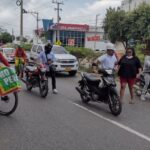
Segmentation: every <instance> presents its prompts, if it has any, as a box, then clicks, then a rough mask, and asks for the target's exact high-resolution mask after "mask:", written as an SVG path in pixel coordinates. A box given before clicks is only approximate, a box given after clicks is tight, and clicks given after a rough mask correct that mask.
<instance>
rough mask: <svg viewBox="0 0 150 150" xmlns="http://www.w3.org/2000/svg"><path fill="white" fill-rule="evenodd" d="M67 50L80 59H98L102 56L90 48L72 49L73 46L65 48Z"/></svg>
mask: <svg viewBox="0 0 150 150" xmlns="http://www.w3.org/2000/svg"><path fill="white" fill-rule="evenodd" d="M65 48H66V50H67V51H68V52H69V53H71V54H72V55H75V56H76V57H77V58H78V59H79V58H81V59H83V58H88V59H90V58H93V59H96V58H97V57H99V56H100V55H101V53H100V52H94V51H93V50H91V49H88V48H83V47H72V46H67V47H65Z"/></svg>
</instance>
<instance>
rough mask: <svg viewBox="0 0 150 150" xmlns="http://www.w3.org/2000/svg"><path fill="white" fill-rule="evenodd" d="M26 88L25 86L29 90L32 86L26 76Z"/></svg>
mask: <svg viewBox="0 0 150 150" xmlns="http://www.w3.org/2000/svg"><path fill="white" fill-rule="evenodd" d="M26 88H27V90H28V91H31V90H32V88H33V86H32V84H30V81H29V78H28V77H26Z"/></svg>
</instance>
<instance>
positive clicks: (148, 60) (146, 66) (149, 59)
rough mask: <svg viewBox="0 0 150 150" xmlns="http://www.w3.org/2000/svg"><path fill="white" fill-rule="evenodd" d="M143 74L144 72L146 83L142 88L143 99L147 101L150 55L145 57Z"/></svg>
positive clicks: (149, 79)
mask: <svg viewBox="0 0 150 150" xmlns="http://www.w3.org/2000/svg"><path fill="white" fill-rule="evenodd" d="M143 74H144V80H145V85H144V88H143V89H142V95H141V100H142V101H145V100H146V98H145V95H146V91H147V89H148V86H149V84H150V56H146V57H145V62H144V68H143Z"/></svg>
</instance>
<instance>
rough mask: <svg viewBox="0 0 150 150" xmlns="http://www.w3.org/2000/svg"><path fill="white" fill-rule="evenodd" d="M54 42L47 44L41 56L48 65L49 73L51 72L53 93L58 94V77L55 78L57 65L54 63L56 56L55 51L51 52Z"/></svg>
mask: <svg viewBox="0 0 150 150" xmlns="http://www.w3.org/2000/svg"><path fill="white" fill-rule="evenodd" d="M52 47H53V46H52V44H50V43H48V44H46V45H45V47H44V48H45V51H44V52H43V51H42V52H41V53H40V54H39V58H40V61H41V63H42V64H45V65H46V66H47V71H48V73H50V76H51V78H52V89H53V93H54V94H57V93H58V91H57V89H56V78H55V66H54V65H53V62H54V61H55V56H54V54H53V52H51V50H52Z"/></svg>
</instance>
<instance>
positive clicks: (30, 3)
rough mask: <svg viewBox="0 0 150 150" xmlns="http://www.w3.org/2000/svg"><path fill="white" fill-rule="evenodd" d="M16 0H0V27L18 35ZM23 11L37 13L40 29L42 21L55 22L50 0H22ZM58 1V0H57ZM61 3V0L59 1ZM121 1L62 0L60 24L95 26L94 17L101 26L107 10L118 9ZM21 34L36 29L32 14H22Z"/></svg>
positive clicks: (53, 6) (27, 33)
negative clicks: (110, 8) (50, 20)
mask: <svg viewBox="0 0 150 150" xmlns="http://www.w3.org/2000/svg"><path fill="white" fill-rule="evenodd" d="M16 1H17V0H0V27H2V28H4V29H7V31H8V32H10V33H11V32H12V30H13V32H14V34H15V35H19V33H20V8H19V7H18V6H17V5H16ZM23 1H24V9H25V10H27V11H37V12H39V19H41V20H40V21H39V27H40V28H42V19H52V18H53V19H54V22H57V13H56V11H55V10H54V8H56V4H54V3H52V0H23ZM58 1H60V0H58ZM61 1H62V0H61ZM120 5H121V0H63V5H60V7H61V8H62V11H60V17H61V21H60V22H61V23H73V24H88V25H93V26H94V25H95V22H96V15H97V14H99V17H98V25H101V24H102V21H103V19H104V17H105V14H106V10H107V8H109V7H110V6H111V7H118V6H120ZM23 17H24V23H23V29H24V31H23V34H24V36H30V37H32V36H33V30H34V29H36V17H35V16H34V15H32V14H24V15H23Z"/></svg>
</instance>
